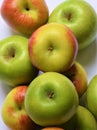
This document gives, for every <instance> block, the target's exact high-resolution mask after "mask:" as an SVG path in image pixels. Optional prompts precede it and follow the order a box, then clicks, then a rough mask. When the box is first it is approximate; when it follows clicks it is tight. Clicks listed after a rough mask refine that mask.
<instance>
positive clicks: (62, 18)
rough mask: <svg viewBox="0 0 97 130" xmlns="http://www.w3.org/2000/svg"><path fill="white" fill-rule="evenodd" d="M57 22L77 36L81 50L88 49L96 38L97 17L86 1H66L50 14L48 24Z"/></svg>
mask: <svg viewBox="0 0 97 130" xmlns="http://www.w3.org/2000/svg"><path fill="white" fill-rule="evenodd" d="M51 22H57V23H61V24H63V25H66V26H68V27H69V28H70V29H71V30H72V31H73V32H74V34H75V36H76V38H77V40H78V43H79V50H82V49H84V48H86V47H88V46H89V45H90V44H91V43H93V41H94V40H95V38H96V32H97V15H96V11H95V10H94V9H93V7H92V6H91V5H90V4H89V3H87V2H86V1H84V0H66V1H64V2H62V3H60V4H59V5H58V6H57V7H56V8H55V9H54V10H53V11H52V12H51V14H50V16H49V20H48V23H51Z"/></svg>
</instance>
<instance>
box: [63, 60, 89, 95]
mask: <svg viewBox="0 0 97 130" xmlns="http://www.w3.org/2000/svg"><path fill="white" fill-rule="evenodd" d="M64 74H65V76H67V77H68V78H69V79H70V80H71V81H72V82H73V84H74V86H75V88H76V90H77V92H78V95H79V97H81V96H82V95H83V94H84V93H85V92H86V90H87V86H88V76H87V72H86V70H85V69H84V67H83V66H82V65H81V64H80V63H79V62H77V61H75V63H74V64H73V65H72V67H71V68H70V69H69V70H67V71H66V72H65V73H64Z"/></svg>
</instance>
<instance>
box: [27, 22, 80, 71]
mask: <svg viewBox="0 0 97 130" xmlns="http://www.w3.org/2000/svg"><path fill="white" fill-rule="evenodd" d="M28 50H29V56H30V60H31V62H32V64H33V65H34V66H35V67H37V68H38V69H39V70H41V71H43V72H47V71H55V72H64V71H66V70H67V69H69V68H70V67H71V66H72V64H73V63H74V61H75V59H76V56H77V52H78V42H77V40H76V37H75V35H74V34H73V33H72V31H71V30H70V29H69V28H68V27H67V26H65V25H62V24H59V23H48V24H46V25H43V26H41V27H40V28H38V29H37V30H36V31H35V32H34V33H33V34H32V35H31V37H30V39H29V44H28Z"/></svg>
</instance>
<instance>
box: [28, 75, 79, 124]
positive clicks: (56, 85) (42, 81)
mask: <svg viewBox="0 0 97 130" xmlns="http://www.w3.org/2000/svg"><path fill="white" fill-rule="evenodd" d="M78 104H79V98H78V94H77V91H76V89H75V87H74V85H73V83H72V82H71V81H70V80H69V79H68V78H67V77H66V76H64V75H62V74H60V73H57V72H45V73H43V74H41V75H39V76H37V77H36V78H35V79H34V80H33V81H32V82H31V83H30V85H29V87H28V90H27V93H26V96H25V108H26V111H27V113H28V115H29V116H30V118H31V119H32V120H33V121H34V122H35V123H36V124H38V125H40V126H50V125H56V124H57V125H59V124H62V123H64V122H66V121H68V120H69V119H70V118H71V117H72V116H73V115H74V114H75V112H76V108H77V106H78Z"/></svg>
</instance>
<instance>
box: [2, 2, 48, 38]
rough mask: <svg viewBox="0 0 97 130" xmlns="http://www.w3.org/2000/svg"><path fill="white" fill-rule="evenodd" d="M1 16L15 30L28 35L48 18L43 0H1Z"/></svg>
mask: <svg viewBox="0 0 97 130" xmlns="http://www.w3.org/2000/svg"><path fill="white" fill-rule="evenodd" d="M1 16H2V18H3V19H4V20H5V22H6V23H7V24H8V25H9V26H10V27H11V28H12V29H13V30H14V31H16V32H19V33H21V34H23V35H25V36H30V35H31V34H32V33H33V32H34V31H35V30H36V29H37V28H38V27H40V26H41V25H43V24H45V23H46V22H47V20H48V16H49V10H48V7H47V4H46V2H45V0H3V2H2V5H1Z"/></svg>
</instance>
